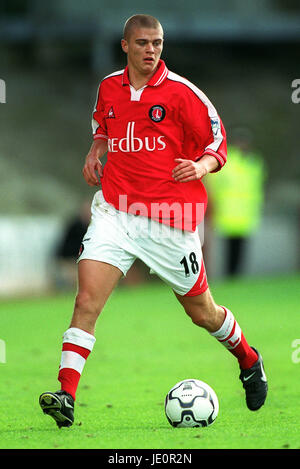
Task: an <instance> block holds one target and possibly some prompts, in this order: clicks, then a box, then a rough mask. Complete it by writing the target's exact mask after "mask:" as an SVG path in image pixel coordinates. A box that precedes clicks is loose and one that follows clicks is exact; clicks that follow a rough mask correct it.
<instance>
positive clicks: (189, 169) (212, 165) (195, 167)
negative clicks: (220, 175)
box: [172, 154, 220, 182]
mask: <svg viewBox="0 0 300 469" xmlns="http://www.w3.org/2000/svg"><path fill="white" fill-rule="evenodd" d="M175 162H176V163H178V164H177V166H175V168H174V169H173V173H172V176H173V178H174V179H175V181H179V182H188V181H194V180H195V179H201V178H202V177H203V176H205V175H206V174H208V173H212V172H214V171H217V170H218V168H219V166H220V163H219V161H218V160H217V158H216V157H215V156H212V155H207V154H204V155H203V156H202V157H201V158H200V160H198V161H193V160H186V159H183V158H175Z"/></svg>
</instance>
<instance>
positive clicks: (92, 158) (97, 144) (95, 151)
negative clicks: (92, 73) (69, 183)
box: [82, 83, 108, 186]
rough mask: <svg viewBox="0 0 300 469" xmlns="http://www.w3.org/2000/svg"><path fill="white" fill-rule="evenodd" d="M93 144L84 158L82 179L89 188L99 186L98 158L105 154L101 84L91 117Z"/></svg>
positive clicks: (99, 166) (100, 173)
mask: <svg viewBox="0 0 300 469" xmlns="http://www.w3.org/2000/svg"><path fill="white" fill-rule="evenodd" d="M92 130H93V139H94V141H93V143H92V145H91V148H90V150H89V152H88V154H87V156H86V159H85V164H84V167H83V170H82V172H83V177H84V179H85V180H86V182H87V183H88V185H89V186H100V180H99V178H101V177H102V176H103V168H102V164H101V162H100V158H102V156H103V155H105V153H106V152H107V140H108V136H107V128H106V122H105V115H104V105H103V100H102V89H101V83H100V85H99V87H98V92H97V97H96V102H95V107H94V111H93V115H92Z"/></svg>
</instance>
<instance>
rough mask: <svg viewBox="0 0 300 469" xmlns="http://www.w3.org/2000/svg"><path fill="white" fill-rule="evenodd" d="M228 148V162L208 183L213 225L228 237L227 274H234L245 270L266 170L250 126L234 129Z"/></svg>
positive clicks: (258, 215)
mask: <svg viewBox="0 0 300 469" xmlns="http://www.w3.org/2000/svg"><path fill="white" fill-rule="evenodd" d="M227 151H228V162H227V164H226V166H225V167H224V169H223V170H222V171H220V172H219V173H218V174H216V175H214V177H208V178H207V180H206V181H207V184H206V186H207V189H208V191H209V195H210V201H211V207H210V208H209V218H210V225H211V229H212V230H215V231H216V232H217V233H218V234H219V235H221V236H222V237H223V238H224V240H225V249H226V275H228V276H235V275H238V274H242V273H243V272H244V268H245V265H244V261H245V254H246V250H247V245H248V241H249V238H250V237H251V236H252V235H253V234H254V233H255V232H256V230H257V229H258V227H259V224H260V222H261V218H262V211H263V203H264V183H265V179H266V170H265V165H264V161H263V158H262V156H261V155H260V153H259V152H257V151H256V150H255V149H254V148H253V135H252V133H251V132H250V130H249V129H247V128H237V129H235V130H234V131H233V133H232V143H231V145H228V150H227ZM208 249H209V248H208ZM208 255H209V254H208Z"/></svg>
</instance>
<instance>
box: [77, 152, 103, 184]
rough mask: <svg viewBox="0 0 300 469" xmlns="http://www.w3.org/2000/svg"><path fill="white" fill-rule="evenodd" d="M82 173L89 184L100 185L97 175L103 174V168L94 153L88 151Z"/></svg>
mask: <svg viewBox="0 0 300 469" xmlns="http://www.w3.org/2000/svg"><path fill="white" fill-rule="evenodd" d="M82 173H83V177H84V179H85V180H86V182H87V183H88V185H89V186H100V180H99V177H102V176H103V168H102V164H101V163H100V161H99V159H98V157H97V156H96V154H95V153H88V155H87V157H86V160H85V165H84V167H83V170H82Z"/></svg>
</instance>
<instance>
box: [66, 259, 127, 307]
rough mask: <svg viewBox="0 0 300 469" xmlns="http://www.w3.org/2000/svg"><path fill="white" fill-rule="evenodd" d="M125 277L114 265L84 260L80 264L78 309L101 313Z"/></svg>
mask: <svg viewBox="0 0 300 469" xmlns="http://www.w3.org/2000/svg"><path fill="white" fill-rule="evenodd" d="M122 276H123V272H122V271H121V270H120V269H119V268H118V267H115V266H114V265H111V264H108V263H105V262H101V261H96V260H91V259H82V260H81V261H80V262H79V263H78V293H77V297H76V305H75V307H76V308H77V309H82V310H90V311H95V312H96V313H100V311H101V310H102V308H103V306H104V304H105V302H106V301H107V299H108V297H109V296H110V294H111V292H112V291H113V289H114V288H115V286H116V285H117V283H118V282H119V280H120V278H121V277H122Z"/></svg>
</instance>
